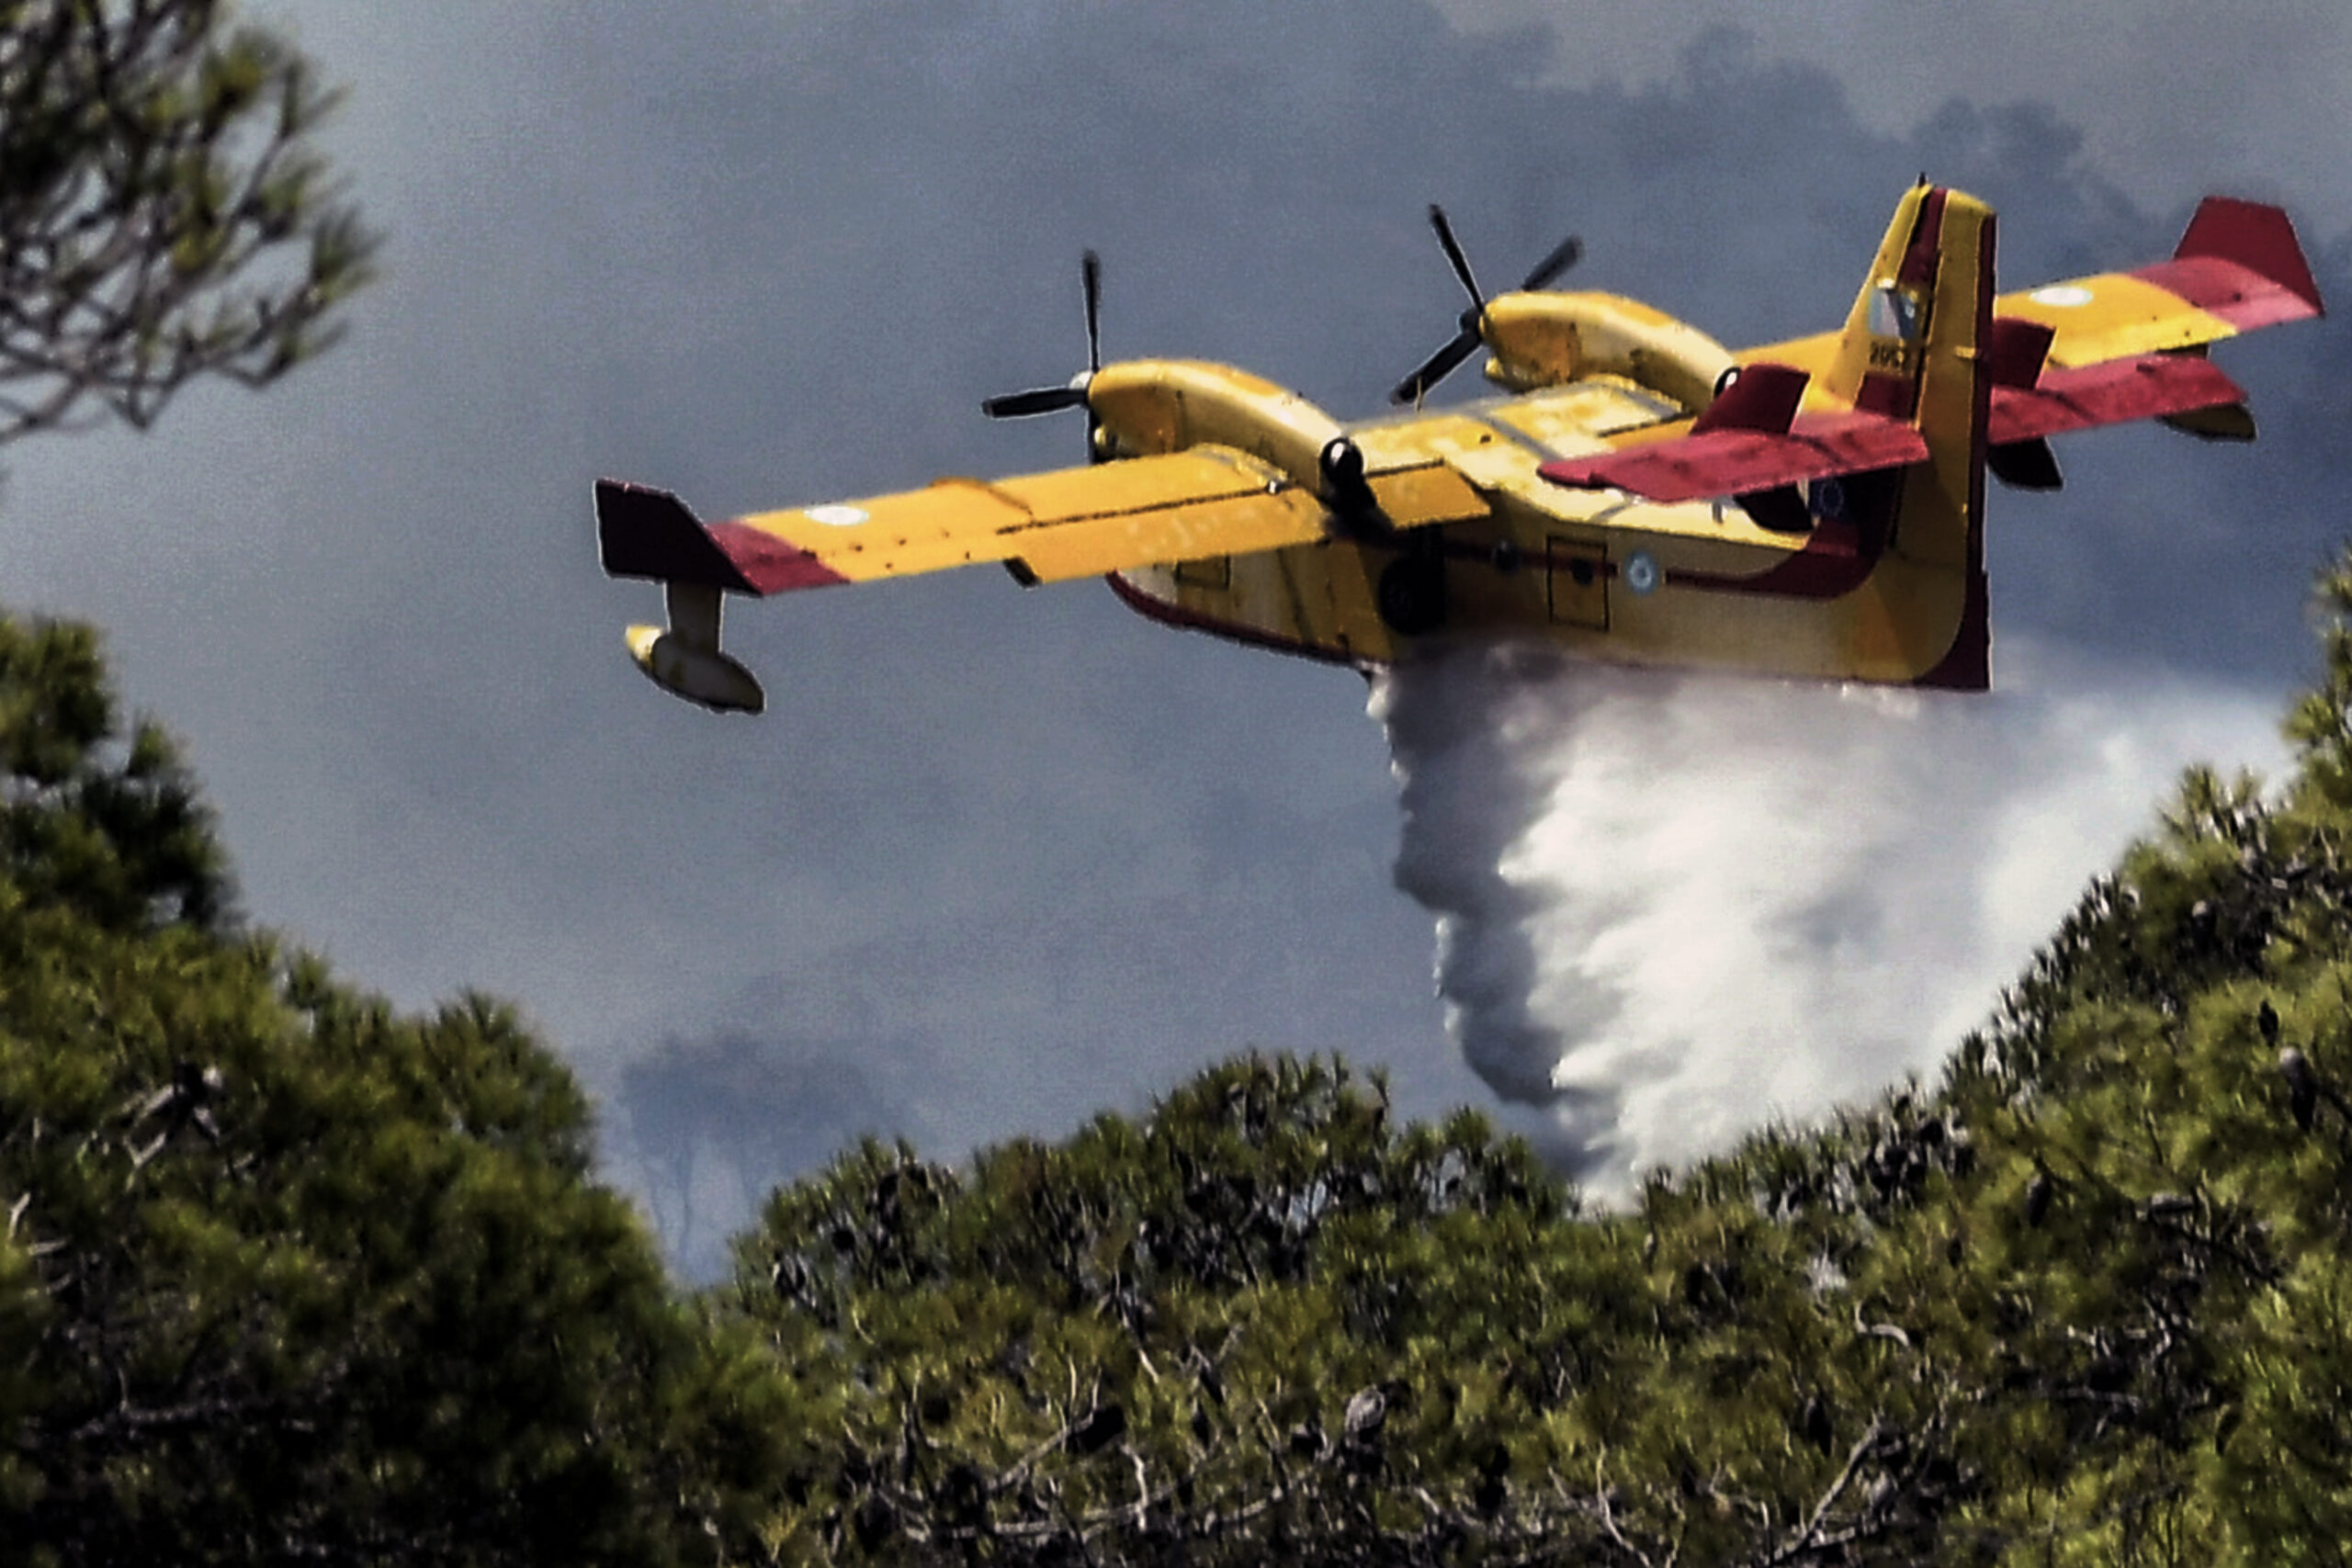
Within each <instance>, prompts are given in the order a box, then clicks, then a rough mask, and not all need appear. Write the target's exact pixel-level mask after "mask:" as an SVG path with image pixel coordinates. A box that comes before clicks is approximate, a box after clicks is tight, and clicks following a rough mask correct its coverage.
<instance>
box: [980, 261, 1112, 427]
mask: <svg viewBox="0 0 2352 1568" xmlns="http://www.w3.org/2000/svg"><path fill="white" fill-rule="evenodd" d="M1079 279H1080V283H1081V284H1082V285H1083V286H1084V288H1085V290H1086V368H1085V369H1084V370H1081V371H1080V372H1079V373H1078V374H1077V375H1075V376H1073V377H1071V378H1069V381H1068V382H1067V383H1065V384H1064V385H1062V386H1059V387H1037V388H1034V389H1031V390H1029V391H1026V392H1007V393H1005V394H1004V395H1003V396H1002V397H999V398H990V399H989V400H987V401H986V402H984V403H982V404H981V405H980V412H982V413H984V414H986V415H988V416H989V418H990V419H1026V418H1028V417H1029V416H1030V415H1031V414H1038V413H1056V412H1059V411H1061V410H1063V409H1080V408H1084V407H1085V406H1086V387H1087V383H1088V382H1090V381H1091V380H1093V379H1094V373H1095V372H1096V371H1098V370H1100V369H1102V368H1103V258H1102V257H1100V256H1098V255H1096V254H1094V253H1093V252H1092V251H1089V252H1087V253H1086V254H1085V255H1084V257H1082V258H1081V259H1080V262H1079Z"/></svg>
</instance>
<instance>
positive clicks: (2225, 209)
mask: <svg viewBox="0 0 2352 1568" xmlns="http://www.w3.org/2000/svg"><path fill="white" fill-rule="evenodd" d="M2195 256H2212V257H2215V258H2217V259H2219V260H2222V261H2229V262H2235V263H2237V264H2238V265H2240V266H2243V267H2246V268H2248V269H2250V270H2252V271H2254V272H2256V273H2259V274H2260V275H2261V276H2264V277H2266V278H2267V279H2269V280H2270V281H2271V282H2272V283H2275V284H2277V285H2278V287H2279V288H2283V289H2285V290H2286V291H2287V292H2288V293H2290V294H2292V295H2293V296H2295V298H2297V299H2301V301H2302V302H2303V303H2304V304H2306V305H2309V306H2310V307H2311V308H2312V313H2313V314H2315V315H2324V314H2325V313H2326V310H2327V307H2326V306H2325V305H2324V304H2322V303H2321V302H2320V297H2319V285H2318V284H2317V283H2316V282H2314V281H2313V280H2312V268H2311V263H2310V262H2308V261H2306V260H2305V259H2304V258H2303V247H2302V244H2301V242H2299V241H2298V240H2297V239H2296V238H2295V224H2294V220H2292V219H2290V218H2289V217H2288V216H2287V214H2286V212H2285V210H2284V209H2280V208H2276V207H2266V206H2264V205H2263V204H2262V203H2260V202H2256V201H2240V200H2238V199H2237V198H2236V197H2227V196H2209V197H2206V198H2205V199H2204V200H2203V201H2200V202H2199V203H2198V204H2197V215H2196V216H2195V217H2194V218H2191V219H2190V220H2188V232H2187V233H2185V234H2183V235H2182V236H2181V237H2180V248H2179V249H2178V250H2177V251H2175V252H2173V259H2174V260H2175V261H2187V260H2188V259H2190V258H2191V257H2195Z"/></svg>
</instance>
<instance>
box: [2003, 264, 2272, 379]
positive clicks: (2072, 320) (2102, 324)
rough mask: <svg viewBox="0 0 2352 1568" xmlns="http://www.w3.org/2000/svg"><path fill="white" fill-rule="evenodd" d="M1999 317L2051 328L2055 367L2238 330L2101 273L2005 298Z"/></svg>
mask: <svg viewBox="0 0 2352 1568" xmlns="http://www.w3.org/2000/svg"><path fill="white" fill-rule="evenodd" d="M1993 310H1994V313H1995V314H1996V315H2002V316H2018V317H2022V318H2023V319H2025V320H2026V321H2041V322H2044V323H2046V324H2047V325H2049V326H2050V327H2052V328H2053V329H2054V330H2055V332H2056V334H2057V335H2056V336H2054V337H2053V338H2052V339H2051V342H2050V363H2051V364H2052V365H2096V364H2098V363H2099V362H2100V361H2101V360H2106V359H2120V358H2122V357H2124V356H2125V355H2132V354H2155V353H2160V352H2162V351H2164V350H2165V349H2179V348H2193V347H2195V346H2196V345H2197V344H2206V343H2215V342H2218V341H2220V340H2221V339H2222V338H2225V337H2235V336H2236V335H2237V328H2235V327H2233V326H2232V325H2230V323H2229V322H2227V321H2222V319H2221V318H2220V317H2219V316H2211V315H2208V314H2206V313H2205V312H2204V311H2202V310H2199V309H2197V308H2196V307H2195V306H2193V305H2191V304H2189V303H2188V301H2186V300H2184V299H2181V298H2180V296H2179V295H2177V294H2172V293H2167V292H2166V291H2165V290H2164V289H2162V288H2157V287H2156V286H2155V285H2154V284H2153V283H2145V282H2143V281H2142V280H2141V279H2139V278H2136V277H2132V276H2130V275H2128V274H2125V273H2120V272H2109V273H2102V274H2100V275H2099V276H2096V277H2078V278H2075V279H2074V280H2072V281H2070V282H2066V283H2054V284H2051V285H2049V286H2048V287H2046V288H2033V289H2028V290H2026V291H2024V292H2022V293H2018V294H2004V295H2002V296H2000V297H1999V298H1998V299H1996V300H1994V302H1993Z"/></svg>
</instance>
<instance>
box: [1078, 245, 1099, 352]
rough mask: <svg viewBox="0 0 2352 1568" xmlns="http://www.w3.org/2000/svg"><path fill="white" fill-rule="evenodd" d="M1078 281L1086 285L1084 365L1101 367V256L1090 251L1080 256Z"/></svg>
mask: <svg viewBox="0 0 2352 1568" xmlns="http://www.w3.org/2000/svg"><path fill="white" fill-rule="evenodd" d="M1078 272H1079V278H1080V282H1082V283H1083V284H1084V285H1085V286H1086V367H1087V369H1089V370H1100V369H1102V368H1103V258H1102V257H1101V256H1098V255H1096V254H1094V253H1093V252H1092V251H1089V252H1087V253H1086V254H1085V255H1084V256H1082V257H1080V260H1079V265H1078Z"/></svg>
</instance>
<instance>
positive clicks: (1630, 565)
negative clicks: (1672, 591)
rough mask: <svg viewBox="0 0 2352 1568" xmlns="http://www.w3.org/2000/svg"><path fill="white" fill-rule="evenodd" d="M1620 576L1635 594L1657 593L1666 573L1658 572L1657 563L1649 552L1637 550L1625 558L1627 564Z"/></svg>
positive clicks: (1620, 571) (1619, 572) (1619, 573)
mask: <svg viewBox="0 0 2352 1568" xmlns="http://www.w3.org/2000/svg"><path fill="white" fill-rule="evenodd" d="M1618 576H1619V577H1620V578H1621V579H1623V581H1624V584H1625V586H1626V587H1627V588H1628V589H1631V590H1632V591H1633V592H1635V593H1655V592H1657V585H1658V582H1659V580H1660V579H1661V578H1662V577H1663V576H1664V573H1662V572H1660V571H1659V570H1658V569H1657V560H1656V559H1655V558H1652V557H1651V555H1650V553H1649V551H1647V550H1635V551H1634V553H1633V554H1632V555H1630V556H1627V557H1626V558H1625V564H1624V566H1623V567H1622V568H1621V569H1619V571H1618Z"/></svg>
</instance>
